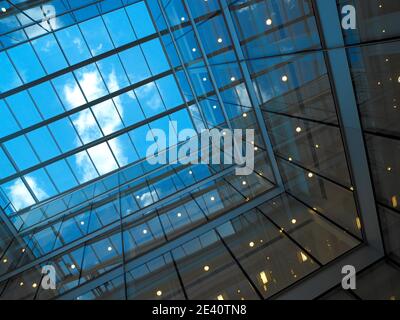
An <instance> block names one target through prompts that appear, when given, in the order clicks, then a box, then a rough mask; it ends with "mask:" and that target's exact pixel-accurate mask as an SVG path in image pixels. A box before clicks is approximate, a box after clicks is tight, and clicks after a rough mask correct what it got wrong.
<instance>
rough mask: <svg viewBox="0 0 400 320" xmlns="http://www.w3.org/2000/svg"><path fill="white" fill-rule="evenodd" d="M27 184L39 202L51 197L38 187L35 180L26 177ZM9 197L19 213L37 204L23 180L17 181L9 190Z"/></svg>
mask: <svg viewBox="0 0 400 320" xmlns="http://www.w3.org/2000/svg"><path fill="white" fill-rule="evenodd" d="M26 182H27V183H28V184H29V187H30V188H31V189H32V191H33V193H34V194H35V196H36V197H37V198H38V199H39V200H44V199H47V198H48V197H49V196H48V194H47V193H46V192H45V191H44V190H43V189H41V188H40V187H39V186H38V185H37V183H36V180H35V179H34V178H32V177H26ZM7 195H8V197H9V199H10V201H11V203H12V204H13V205H14V208H15V209H16V210H17V211H19V210H21V209H24V208H26V207H29V206H31V205H33V204H35V200H34V199H33V197H32V195H31V194H30V192H29V191H28V189H27V188H26V186H25V184H24V183H23V182H22V180H21V179H18V180H15V182H14V183H13V184H12V185H11V186H9V187H8V188H7Z"/></svg>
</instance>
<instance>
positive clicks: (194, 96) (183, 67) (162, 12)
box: [151, 0, 208, 131]
mask: <svg viewBox="0 0 400 320" xmlns="http://www.w3.org/2000/svg"><path fill="white" fill-rule="evenodd" d="M157 4H158V6H159V7H160V11H161V14H162V16H163V19H164V21H165V23H166V25H167V28H168V30H169V31H170V33H169V36H170V37H171V40H172V43H173V46H174V48H175V52H176V54H177V55H178V59H179V61H180V63H181V67H182V70H183V73H184V74H185V78H186V81H187V83H188V85H189V88H190V91H191V93H192V96H193V99H194V101H195V105H197V108H198V109H199V113H200V116H201V117H202V119H201V120H202V122H203V124H204V125H205V127H208V123H207V121H205V117H204V114H203V111H202V109H201V107H200V103H199V100H198V97H197V95H196V91H195V90H194V86H193V83H192V81H191V79H190V75H189V73H188V71H187V67H186V64H185V61H184V59H183V57H182V54H181V52H180V50H179V46H178V44H177V42H176V39H175V36H174V34H173V30H172V27H171V25H170V23H169V21H168V17H167V15H166V12H165V9H164V7H163V6H162V3H160V1H159V0H157ZM151 17H152V18H153V16H152V15H151ZM188 23H189V22H188ZM155 26H156V24H155ZM156 28H157V26H156ZM157 30H158V28H157ZM160 35H161V34H160ZM160 39H161V38H160ZM160 42H161V44H162V46H163V48H164V51H166V50H165V47H164V42H163V41H161V40H160ZM166 57H167V59H168V61H169V58H168V54H166ZM170 66H172V64H171V63H170ZM175 81H176V74H175ZM176 83H177V84H178V87H179V89H180V90H181V86H180V84H179V82H178V81H176ZM182 98H184V100H185V103H186V105H187V109H188V114H189V117H190V118H191V119H192V121H193V117H192V113H191V112H190V110H189V107H190V106H189V103H188V102H187V101H186V98H185V95H184V94H182ZM193 126H194V127H195V128H196V125H195V123H194V122H193ZM196 131H197V128H196Z"/></svg>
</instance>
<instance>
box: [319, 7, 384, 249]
mask: <svg viewBox="0 0 400 320" xmlns="http://www.w3.org/2000/svg"><path fill="white" fill-rule="evenodd" d="M312 5H313V8H314V10H315V13H316V20H317V26H318V31H319V33H320V35H321V41H322V43H323V47H324V49H325V51H324V57H325V61H326V64H327V69H328V75H329V78H330V82H331V85H332V91H333V93H334V100H335V105H336V110H337V112H338V118H339V123H340V128H341V132H342V138H343V140H344V147H345V150H346V155H347V158H348V165H349V167H350V175H351V177H352V180H353V181H354V184H355V197H354V198H355V201H356V203H357V207H358V209H359V210H358V211H359V215H360V217H361V219H362V222H363V229H362V231H363V235H364V237H365V240H366V242H367V244H368V246H370V247H372V248H373V249H374V250H375V251H376V252H377V253H378V254H379V255H383V254H384V247H383V240H382V233H381V229H380V221H379V216H378V213H377V208H376V203H375V196H374V190H373V186H372V179H371V176H370V168H369V163H368V157H367V151H366V146H365V140H364V136H363V132H362V126H361V120H360V115H359V110H358V105H357V100H356V97H355V91H354V87H353V82H352V78H351V71H350V66H349V62H348V57H347V52H346V49H345V47H346V45H345V42H344V38H343V34H342V29H341V23H340V17H339V12H338V8H337V5H336V1H334V0H323V1H321V0H313V2H312ZM331 48H334V49H331Z"/></svg>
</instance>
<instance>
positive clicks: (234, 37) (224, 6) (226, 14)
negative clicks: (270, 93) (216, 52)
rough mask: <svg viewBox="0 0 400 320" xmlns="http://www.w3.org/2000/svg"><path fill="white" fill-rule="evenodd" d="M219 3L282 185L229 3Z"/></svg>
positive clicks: (267, 147) (275, 171)
mask: <svg viewBox="0 0 400 320" xmlns="http://www.w3.org/2000/svg"><path fill="white" fill-rule="evenodd" d="M219 3H220V6H221V8H222V13H223V16H224V19H225V22H226V25H227V27H228V31H229V33H230V35H231V38H232V42H233V47H234V51H235V55H236V58H237V60H238V61H239V64H240V68H241V70H242V73H243V77H244V81H245V85H246V88H247V92H248V93H249V96H250V101H251V104H252V105H253V108H254V111H255V114H256V119H257V122H258V125H259V127H260V129H261V134H262V137H263V139H264V142H265V146H266V150H267V153H268V156H269V159H270V161H271V166H272V171H273V173H274V176H275V180H276V183H277V184H278V185H279V186H283V181H282V177H281V174H280V172H279V168H278V163H277V161H276V158H275V153H274V150H273V147H272V143H271V139H270V137H269V135H268V131H267V127H266V124H265V120H264V117H263V114H262V111H261V107H260V103H259V99H258V98H257V94H256V92H255V90H254V86H253V82H252V80H251V76H250V71H249V69H248V67H247V63H246V57H245V56H244V53H243V50H242V47H241V45H240V41H239V37H238V35H237V32H236V28H235V24H234V22H233V19H232V15H231V12H230V10H229V5H228V3H227V1H226V0H219Z"/></svg>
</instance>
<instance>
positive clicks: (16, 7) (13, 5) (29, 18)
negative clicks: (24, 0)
mask: <svg viewBox="0 0 400 320" xmlns="http://www.w3.org/2000/svg"><path fill="white" fill-rule="evenodd" d="M6 1H7V2H8V4H10V5H11V6H12V7H13V8H15V9H17V10H18V11H19V12H20V13H21V14H22V15H23V16H25V17H26V18H28V20H31V21H32V22H33V23H34V24H35V25H37V26H39V27H40V28H41V29H43V30H44V31H46V33H50V31H49V30H47V29H46V28H45V27H43V26H42V25H41V24H40V23H38V22H37V21H35V20H34V19H33V18H32V17H31V16H30V15H28V14H27V13H26V12H25V11H23V10H21V9H20V8H19V7H18V6H16V5H15V4H14V3H12V2H11V1H9V0H6ZM24 32H25V28H24ZM28 39H29V37H28Z"/></svg>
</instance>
